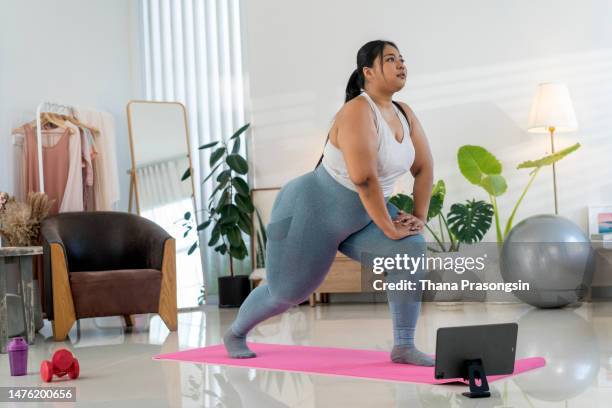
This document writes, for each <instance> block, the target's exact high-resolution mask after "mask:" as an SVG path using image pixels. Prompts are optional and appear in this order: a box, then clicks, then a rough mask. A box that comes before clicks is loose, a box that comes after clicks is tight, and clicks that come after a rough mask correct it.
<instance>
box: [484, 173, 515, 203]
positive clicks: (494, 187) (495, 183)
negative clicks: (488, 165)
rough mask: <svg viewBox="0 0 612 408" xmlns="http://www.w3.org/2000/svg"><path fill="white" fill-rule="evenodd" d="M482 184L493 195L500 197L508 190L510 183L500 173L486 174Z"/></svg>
mask: <svg viewBox="0 0 612 408" xmlns="http://www.w3.org/2000/svg"><path fill="white" fill-rule="evenodd" d="M480 186H481V187H482V188H484V189H485V190H486V192H487V193H489V194H490V195H492V196H495V197H498V196H500V195H502V194H504V193H505V192H506V190H507V189H508V184H506V179H505V178H504V177H503V176H500V175H498V174H491V175H488V176H484V177H483V179H482V181H481V183H480Z"/></svg>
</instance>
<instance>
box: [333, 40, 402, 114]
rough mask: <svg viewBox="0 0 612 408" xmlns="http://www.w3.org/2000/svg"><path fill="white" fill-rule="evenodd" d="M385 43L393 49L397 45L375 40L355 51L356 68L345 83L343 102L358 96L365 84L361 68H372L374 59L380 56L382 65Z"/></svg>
mask: <svg viewBox="0 0 612 408" xmlns="http://www.w3.org/2000/svg"><path fill="white" fill-rule="evenodd" d="M385 45H390V46H392V47H393V48H395V49H398V48H397V45H395V43H393V42H391V41H386V40H375V41H370V42H368V43H365V44H364V45H363V46H362V47H361V48H360V49H359V51H357V69H355V70H354V71H353V73H352V74H351V77H350V78H349V80H348V84H346V96H345V99H344V102H348V101H350V100H351V99H353V98H355V97H356V96H359V94H360V93H361V89H362V88H363V87H364V85H365V80H364V77H363V68H364V67H369V68H372V65H374V60H375V59H376V57H380V58H381V64H380V65H381V66H382V56H383V50H384V49H385Z"/></svg>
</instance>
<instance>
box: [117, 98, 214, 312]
mask: <svg viewBox="0 0 612 408" xmlns="http://www.w3.org/2000/svg"><path fill="white" fill-rule="evenodd" d="M127 115H128V128H129V137H130V149H131V156H132V168H131V169H130V171H129V175H130V212H132V211H133V210H135V212H136V213H137V214H139V215H141V216H143V217H145V218H148V219H150V220H152V221H154V222H155V223H157V224H159V225H160V226H161V227H163V228H164V229H165V230H166V231H167V232H168V233H169V234H170V235H172V237H174V238H175V239H176V271H177V273H176V278H177V292H178V293H177V305H178V307H179V309H185V308H191V307H196V306H198V301H199V298H200V295H201V288H202V285H203V274H202V262H201V258H200V250H199V248H196V249H195V251H193V253H191V254H188V252H189V250H190V248H191V247H192V245H193V244H194V243H195V242H196V240H197V233H196V219H195V214H196V211H195V200H194V191H195V189H194V183H193V177H190V176H189V175H191V174H193V172H192V168H191V157H190V151H191V150H190V147H189V131H188V128H187V113H186V111H185V107H184V106H183V105H182V104H181V103H178V102H152V101H130V102H129V103H128V105H127ZM187 212H189V213H191V217H190V218H189V219H185V218H186V217H185V216H184V215H185V214H186V213H187ZM187 225H189V226H191V231H190V232H189V233H188V234H186V231H187Z"/></svg>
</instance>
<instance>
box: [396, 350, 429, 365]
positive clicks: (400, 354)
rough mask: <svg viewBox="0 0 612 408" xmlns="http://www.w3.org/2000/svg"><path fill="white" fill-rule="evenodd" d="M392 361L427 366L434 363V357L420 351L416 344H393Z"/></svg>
mask: <svg viewBox="0 0 612 408" xmlns="http://www.w3.org/2000/svg"><path fill="white" fill-rule="evenodd" d="M391 361H393V362H394V363H400V364H413V365H418V366H426V367H431V366H433V365H434V359H433V358H431V357H430V356H428V355H427V354H425V353H423V352H422V351H419V350H418V349H417V348H416V347H414V346H393V350H391Z"/></svg>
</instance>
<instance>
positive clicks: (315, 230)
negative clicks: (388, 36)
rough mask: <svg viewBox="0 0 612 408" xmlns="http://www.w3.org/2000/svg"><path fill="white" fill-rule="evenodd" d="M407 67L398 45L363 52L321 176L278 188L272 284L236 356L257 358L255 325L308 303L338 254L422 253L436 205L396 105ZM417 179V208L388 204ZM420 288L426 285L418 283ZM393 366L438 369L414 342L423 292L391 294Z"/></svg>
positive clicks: (235, 336) (244, 326) (404, 108)
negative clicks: (408, 177) (252, 339)
mask: <svg viewBox="0 0 612 408" xmlns="http://www.w3.org/2000/svg"><path fill="white" fill-rule="evenodd" d="M405 82H406V67H405V65H404V59H403V58H402V56H401V55H400V53H399V50H398V48H397V46H396V45H395V44H394V43H392V42H390V41H380V40H379V41H371V42H368V43H367V44H365V45H364V46H363V47H361V48H360V49H359V52H358V53H357V69H355V71H354V72H353V74H352V75H351V77H350V79H349V81H348V85H347V87H346V101H345V104H344V105H343V106H342V108H341V109H340V111H339V112H338V113H337V114H336V117H335V120H334V122H333V125H332V127H331V130H330V132H329V136H328V142H327V143H326V145H325V148H324V151H323V157H322V160H320V161H319V164H322V165H319V164H318V165H317V167H316V168H315V170H314V171H312V172H309V173H306V174H304V175H302V176H299V177H297V178H295V179H293V180H291V181H289V182H288V183H286V184H285V185H284V186H283V187H282V189H281V190H280V191H279V193H278V195H277V197H276V199H275V201H274V204H273V206H272V212H271V215H270V222H269V224H268V227H267V233H268V242H267V247H266V273H267V280H268V283H267V284H264V285H259V286H258V287H257V288H255V289H254V290H253V291H252V292H251V293H250V294H249V296H248V297H247V298H246V300H245V301H244V303H243V304H242V306H241V307H240V310H239V311H238V315H237V317H236V319H235V320H234V322H233V323H232V324H231V326H230V327H229V329H228V330H227V332H226V333H225V335H224V337H223V341H224V343H225V348H226V349H227V352H228V354H229V356H230V357H232V358H250V357H255V353H253V352H252V351H251V350H250V349H249V348H248V347H247V344H246V336H247V333H248V332H249V331H250V330H251V329H252V328H253V327H254V326H255V325H257V324H258V323H260V322H262V321H264V320H266V319H267V318H269V317H272V316H274V315H277V314H279V313H282V312H284V311H286V310H287V309H289V308H290V307H291V306H294V305H298V304H300V303H302V302H304V301H305V300H306V299H308V297H309V295H310V294H311V293H313V292H314V291H315V290H316V289H317V287H318V286H319V285H320V284H321V282H322V281H323V280H324V279H325V276H326V275H327V273H328V271H329V269H330V267H331V264H332V262H333V261H334V258H335V256H336V252H337V251H338V250H339V251H340V252H342V253H344V254H345V255H347V256H348V257H350V258H352V259H354V260H356V261H358V262H362V261H363V260H364V259H365V258H366V257H367V256H387V257H395V256H396V255H397V254H399V255H401V256H403V255H404V254H407V255H408V256H414V257H419V256H422V255H423V254H425V251H426V244H425V240H424V238H423V235H422V229H423V227H424V225H425V224H424V223H425V221H426V216H427V210H428V208H429V197H430V194H431V189H432V182H433V161H432V158H431V153H430V150H429V146H428V143H427V140H426V138H425V133H424V131H423V128H422V127H421V125H420V123H419V121H418V119H417V118H416V116H415V114H414V112H412V110H411V109H410V108H409V107H408V105H406V104H405V103H401V102H399V104H398V105H396V102H392V97H393V94H394V93H395V92H398V91H399V90H401V89H402V88H403V87H404V84H405ZM408 171H410V172H411V173H412V175H413V176H414V189H413V195H414V211H413V214H406V213H404V212H402V211H399V210H398V209H397V208H396V207H394V206H393V205H391V204H390V203H388V200H389V198H390V196H391V195H392V193H393V185H394V182H395V181H396V180H397V178H398V177H400V176H401V175H403V174H405V173H406V172H408ZM424 273H425V271H424V270H423V269H422V268H421V269H419V270H417V271H407V270H405V269H391V270H389V269H387V271H386V272H385V281H386V282H390V283H393V282H401V281H402V280H404V279H405V280H408V281H418V280H419V279H422V278H423V275H424ZM416 287H417V288H420V285H416ZM387 299H388V303H389V309H390V311H391V317H392V321H393V341H394V346H393V350H392V351H391V360H392V361H393V362H395V363H404V364H416V365H423V366H431V365H433V359H432V358H431V357H429V356H428V355H426V354H424V353H422V352H421V351H419V350H417V348H416V347H415V345H414V336H415V327H416V322H417V319H418V315H419V309H420V302H421V291H420V290H419V289H417V290H387Z"/></svg>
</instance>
